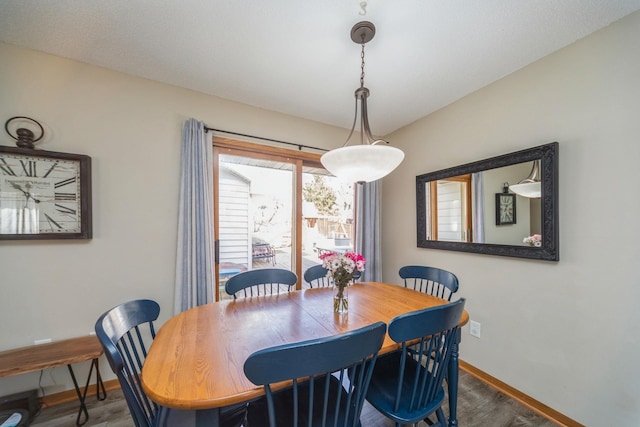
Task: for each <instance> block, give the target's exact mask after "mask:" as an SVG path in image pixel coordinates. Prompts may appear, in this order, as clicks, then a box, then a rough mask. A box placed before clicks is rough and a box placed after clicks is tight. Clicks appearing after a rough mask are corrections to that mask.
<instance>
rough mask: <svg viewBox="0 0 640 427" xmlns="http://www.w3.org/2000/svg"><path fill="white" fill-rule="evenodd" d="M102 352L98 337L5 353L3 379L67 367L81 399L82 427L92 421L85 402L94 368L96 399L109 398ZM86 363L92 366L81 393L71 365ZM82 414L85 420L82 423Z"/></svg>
mask: <svg viewBox="0 0 640 427" xmlns="http://www.w3.org/2000/svg"><path fill="white" fill-rule="evenodd" d="M102 353H103V350H102V345H101V344H100V341H98V338H97V337H96V336H95V335H87V336H84V337H78V338H71V339H66V340H61V341H54V342H50V343H46V344H39V345H32V346H28V347H22V348H16V349H13V350H7V351H2V352H0V377H7V376H10V375H19V374H26V373H27V372H33V371H40V370H42V369H48V368H55V367H56V366H62V365H67V368H68V369H69V374H71V379H72V380H73V385H74V386H75V388H76V393H77V394H78V400H79V401H80V410H79V411H78V417H77V418H76V425H77V426H81V425H83V424H85V423H86V422H87V420H88V419H89V412H88V411H87V407H86V405H85V403H84V402H85V398H86V396H87V390H88V389H89V381H90V380H91V373H92V372H93V368H94V367H95V369H96V396H97V398H98V400H104V399H105V398H106V397H107V392H106V390H105V387H104V383H103V382H102V377H101V376H100V369H99V367H98V358H99V357H100V356H101V355H102ZM87 360H91V367H90V368H89V375H88V376H87V383H86V385H85V387H84V393H82V392H81V391H80V387H78V382H77V381H76V376H75V374H74V373H73V369H72V368H71V365H72V364H73V363H78V362H84V361H87ZM83 414H84V419H83V420H82V422H80V418H81V416H82V415H83Z"/></svg>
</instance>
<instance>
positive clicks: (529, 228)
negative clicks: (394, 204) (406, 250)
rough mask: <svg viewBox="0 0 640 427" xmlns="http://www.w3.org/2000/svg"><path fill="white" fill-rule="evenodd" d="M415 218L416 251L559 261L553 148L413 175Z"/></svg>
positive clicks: (534, 149)
mask: <svg viewBox="0 0 640 427" xmlns="http://www.w3.org/2000/svg"><path fill="white" fill-rule="evenodd" d="M527 178H531V179H529V181H531V180H533V181H536V182H539V184H531V186H533V187H535V190H534V191H533V192H528V193H526V194H527V195H528V196H532V195H533V197H525V196H522V195H520V194H522V191H521V190H519V189H518V187H515V188H514V187H513V186H514V185H517V184H519V183H521V182H528V181H527ZM520 187H522V186H520ZM514 189H516V191H518V193H519V194H516V193H515V192H514ZM416 214H417V244H418V247H421V248H432V249H444V250H451V251H463V252H475V253H482V254H490V255H501V256H510V257H519V258H533V259H540V260H548V261H558V260H559V250H558V238H559V234H558V143H557V142H552V143H550V144H545V145H541V146H538V147H533V148H529V149H526V150H521V151H517V152H514V153H509V154H504V155H502V156H497V157H492V158H489V159H485V160H480V161H477V162H472V163H467V164H464V165H460V166H455V167H452V168H448V169H443V170H440V171H436V172H430V173H426V174H423V175H418V176H417V177H416Z"/></svg>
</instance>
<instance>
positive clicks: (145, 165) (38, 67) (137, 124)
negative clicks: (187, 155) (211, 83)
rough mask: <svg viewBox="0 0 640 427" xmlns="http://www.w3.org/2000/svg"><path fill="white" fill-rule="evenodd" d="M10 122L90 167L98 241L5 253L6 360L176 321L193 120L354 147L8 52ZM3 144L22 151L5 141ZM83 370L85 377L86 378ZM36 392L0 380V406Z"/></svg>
mask: <svg viewBox="0 0 640 427" xmlns="http://www.w3.org/2000/svg"><path fill="white" fill-rule="evenodd" d="M211 78H212V79H213V78H215V76H211ZM13 116H29V117H33V118H35V119H37V120H39V121H40V122H41V123H42V124H43V125H44V126H45V128H46V132H47V136H48V137H47V139H48V141H46V142H45V144H43V145H42V146H41V148H43V149H46V150H52V151H63V152H76V153H83V154H88V155H90V156H91V157H92V161H93V222H94V232H93V236H94V237H93V239H92V240H90V241H67V242H65V241H40V242H24V241H23V242H20V241H2V242H0V272H1V275H0V351H1V350H4V349H9V348H14V347H19V346H24V345H29V344H33V341H34V340H36V339H42V338H52V339H62V338H68V337H73V336H78V335H84V334H88V333H89V332H91V331H92V330H93V327H94V323H95V321H96V319H97V317H98V316H99V315H100V314H101V313H102V312H104V311H105V310H107V309H109V308H111V307H113V306H114V305H117V304H119V303H120V302H123V301H125V300H129V299H133V298H141V297H147V298H152V299H155V300H157V301H158V302H159V303H160V305H161V307H162V311H161V318H160V320H161V322H163V321H165V320H166V319H167V318H168V317H169V316H170V315H171V312H172V311H173V286H174V285H173V283H174V276H175V267H174V266H175V256H176V255H175V254H176V251H175V246H176V227H177V199H178V174H179V160H180V139H181V127H182V123H183V121H184V120H185V119H186V118H189V117H195V118H197V119H199V120H202V121H204V122H205V123H206V124H207V125H209V126H210V127H214V128H220V129H225V130H232V131H236V132H243V133H248V134H254V135H261V136H267V137H270V138H275V139H283V140H286V141H292V142H301V143H304V144H307V145H315V146H326V145H327V144H332V145H333V146H337V145H339V144H340V143H341V142H342V141H344V138H345V137H346V135H347V131H345V130H344V129H338V128H333V127H329V126H325V125H321V124H318V123H315V122H311V121H305V120H299V119H295V118H292V117H290V116H285V115H282V114H278V113H274V112H270V111H265V110H260V109H257V108H252V107H249V106H246V105H242V104H238V103H234V102H229V101H225V100H222V99H219V98H216V97H212V96H205V95H203V94H199V93H196V92H193V91H189V90H184V89H180V88H176V87H172V86H168V85H164V84H160V83H156V82H152V81H149V80H144V79H140V78H134V77H131V76H127V75H124V74H121V73H116V72H113V71H109V70H105V69H102V68H98V67H93V66H88V65H85V64H81V63H77V62H73V61H68V60H66V59H62V58H59V57H55V56H50V55H45V54H42V53H38V52H34V51H31V50H25V49H21V48H18V47H15V46H10V45H7V44H1V43H0V121H1V122H2V123H4V122H5V121H6V120H7V119H8V118H10V117H13ZM0 144H2V145H14V142H13V140H12V139H10V138H9V136H8V135H6V134H5V133H4V130H2V135H0ZM87 370H88V365H85V366H80V367H79V370H78V372H79V373H80V377H85V376H86V371H87ZM103 371H104V372H108V367H107V365H106V364H104V366H103ZM111 378H113V376H111ZM37 385H38V373H33V374H27V375H21V376H17V377H9V378H2V379H0V390H1V391H0V395H5V394H8V393H13V392H18V391H22V390H26V389H33V388H36V387H37ZM42 385H43V386H44V389H45V391H46V392H47V394H50V393H53V392H57V391H60V390H61V389H66V388H67V387H71V382H70V380H69V375H68V372H67V370H66V368H65V367H61V368H56V369H54V370H53V371H51V370H49V371H46V372H45V374H44V376H43V379H42Z"/></svg>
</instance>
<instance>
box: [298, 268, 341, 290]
mask: <svg viewBox="0 0 640 427" xmlns="http://www.w3.org/2000/svg"><path fill="white" fill-rule="evenodd" d="M328 273H329V270H327V269H326V268H324V267H323V266H322V264H318V265H314V266H311V267H309V268H307V269H306V270H305V272H304V275H303V276H302V277H303V278H304V281H305V282H307V283H308V284H309V287H311V288H324V287H328V286H333V282H332V281H331V277H329V276H328Z"/></svg>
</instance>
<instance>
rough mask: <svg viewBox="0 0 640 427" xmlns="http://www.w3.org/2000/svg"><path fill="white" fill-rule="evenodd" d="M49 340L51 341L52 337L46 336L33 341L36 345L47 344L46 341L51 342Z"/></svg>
mask: <svg viewBox="0 0 640 427" xmlns="http://www.w3.org/2000/svg"><path fill="white" fill-rule="evenodd" d="M49 342H51V338H44V339H41V340H35V341H34V342H33V343H34V344H35V345H38V344H46V343H49Z"/></svg>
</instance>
